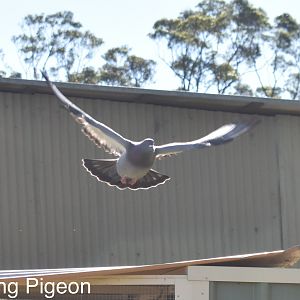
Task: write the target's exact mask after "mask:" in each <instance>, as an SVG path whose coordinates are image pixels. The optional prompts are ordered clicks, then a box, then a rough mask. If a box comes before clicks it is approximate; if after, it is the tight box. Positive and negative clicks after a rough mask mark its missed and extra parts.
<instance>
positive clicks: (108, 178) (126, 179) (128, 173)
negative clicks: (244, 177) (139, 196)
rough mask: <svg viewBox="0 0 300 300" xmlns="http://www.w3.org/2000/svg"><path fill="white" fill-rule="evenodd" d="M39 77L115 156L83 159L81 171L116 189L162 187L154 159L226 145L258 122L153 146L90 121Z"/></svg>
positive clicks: (85, 130) (149, 141)
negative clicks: (153, 167)
mask: <svg viewBox="0 0 300 300" xmlns="http://www.w3.org/2000/svg"><path fill="white" fill-rule="evenodd" d="M42 75H43V77H44V78H45V79H46V81H47V83H48V84H49V86H50V87H51V89H52V91H53V93H54V94H55V96H56V97H57V98H58V99H59V100H60V102H61V103H62V104H63V106H64V107H65V108H66V109H67V110H68V111H69V113H70V114H71V115H72V117H73V118H74V119H75V120H76V121H77V122H78V123H79V124H81V125H82V132H83V133H84V134H85V135H86V136H87V137H88V138H89V139H90V140H91V141H93V142H94V143H95V144H96V146H98V147H99V148H102V149H104V150H105V151H107V152H109V153H110V154H113V155H115V156H116V157H117V158H116V159H88V158H84V159H83V160H82V162H83V166H84V167H85V169H86V170H87V171H88V172H89V173H90V174H91V175H92V176H95V177H96V178H97V179H98V180H99V181H102V182H105V183H107V184H108V185H110V186H116V187H118V188H119V189H125V188H129V189H131V190H138V189H148V188H151V187H155V186H157V185H159V184H163V183H165V181H167V180H169V179H170V177H169V176H167V175H163V174H160V173H158V172H156V171H155V170H153V169H151V167H152V165H153V163H154V161H155V160H156V159H160V158H163V157H168V156H171V155H174V154H178V153H181V152H183V151H186V150H196V149H202V148H205V147H210V146H216V145H221V144H224V143H227V142H230V141H232V140H233V139H234V138H236V137H238V136H239V135H241V134H243V133H245V132H247V131H248V130H249V129H251V128H252V127H253V126H255V125H256V124H257V123H258V122H259V121H258V120H257V119H251V120H249V121H246V122H237V123H230V124H226V125H223V126H222V127H220V128H218V129H217V130H215V131H213V132H211V133H210V134H208V135H206V136H204V137H202V138H200V139H198V140H194V141H190V142H186V143H170V144H165V145H160V146H156V145H155V144H154V140H153V139H151V138H147V139H144V140H143V141H140V142H134V141H131V140H129V139H126V138H124V137H123V136H122V135H120V134H119V133H117V132H116V131H114V130H113V129H111V128H110V127H108V126H107V125H105V124H103V123H100V122H99V121H96V120H95V119H93V118H92V117H91V116H89V115H88V114H87V113H85V112H84V111H83V110H81V109H80V108H79V107H77V106H76V105H75V104H73V103H72V102H71V101H70V100H69V99H67V98H66V97H65V96H64V95H63V94H62V93H61V92H60V91H59V89H58V88H57V87H56V86H55V84H54V83H52V82H51V81H50V80H49V77H48V75H47V73H46V72H42Z"/></svg>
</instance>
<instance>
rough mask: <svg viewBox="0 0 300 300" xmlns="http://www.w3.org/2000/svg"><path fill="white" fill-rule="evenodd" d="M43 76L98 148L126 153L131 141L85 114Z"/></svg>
mask: <svg viewBox="0 0 300 300" xmlns="http://www.w3.org/2000/svg"><path fill="white" fill-rule="evenodd" d="M42 75H43V77H44V78H45V79H46V81H47V83H48V84H49V86H50V87H51V89H52V91H53V93H54V94H55V96H56V97H57V98H58V99H59V100H60V102H61V103H62V104H63V106H64V107H65V108H66V109H67V110H68V111H69V113H70V114H71V115H72V117H73V118H74V119H75V121H76V122H77V123H79V124H80V125H82V132H83V133H84V134H85V135H86V136H87V137H88V138H89V139H90V140H91V141H92V142H94V144H95V145H96V146H97V147H99V148H102V149H103V150H105V151H106V152H108V153H110V154H113V155H115V156H120V155H121V154H122V153H123V152H124V151H126V148H127V147H128V145H129V144H130V143H131V141H130V140H127V139H125V138H124V137H123V136H121V135H120V134H119V133H117V132H116V131H114V130H113V129H111V128H110V127H108V126H107V125H105V124H103V123H100V122H98V121H97V120H95V119H93V118H92V117H91V116H90V115H88V114H87V113H85V112H84V111H83V110H81V109H80V108H79V107H78V106H76V105H75V104H74V103H72V102H71V101H70V100H69V99H68V98H67V97H65V96H64V95H63V94H62V93H61V92H60V90H59V89H58V88H57V87H56V85H55V84H54V83H52V82H51V81H50V80H49V77H48V75H47V73H45V72H42Z"/></svg>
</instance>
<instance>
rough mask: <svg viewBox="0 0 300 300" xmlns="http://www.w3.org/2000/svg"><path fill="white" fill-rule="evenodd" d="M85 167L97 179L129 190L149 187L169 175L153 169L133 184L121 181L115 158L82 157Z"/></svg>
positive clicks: (163, 180)
mask: <svg viewBox="0 0 300 300" xmlns="http://www.w3.org/2000/svg"><path fill="white" fill-rule="evenodd" d="M82 162H83V166H84V167H85V169H86V170H87V171H88V172H89V173H90V174H91V175H92V176H94V177H96V178H97V179H98V180H99V181H102V182H105V183H107V184H108V185H110V186H116V187H118V188H119V189H126V188H129V189H131V190H138V189H149V188H151V187H154V186H157V185H159V184H163V183H164V182H165V181H166V180H169V179H170V177H169V176H167V175H163V174H160V173H158V172H156V171H154V170H149V172H148V173H147V174H146V175H145V176H144V177H142V178H140V179H138V180H137V181H136V183H135V184H130V183H129V182H126V183H122V182H121V177H120V175H119V174H118V172H117V168H116V163H117V159H87V158H85V159H83V160H82Z"/></svg>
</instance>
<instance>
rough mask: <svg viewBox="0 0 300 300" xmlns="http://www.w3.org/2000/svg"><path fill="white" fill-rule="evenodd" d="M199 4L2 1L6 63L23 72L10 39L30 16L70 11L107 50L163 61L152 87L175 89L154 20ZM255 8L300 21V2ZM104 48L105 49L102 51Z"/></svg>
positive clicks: (278, 0) (258, 2)
mask: <svg viewBox="0 0 300 300" xmlns="http://www.w3.org/2000/svg"><path fill="white" fill-rule="evenodd" d="M198 2H199V1H194V0H151V1H141V0H126V1H124V0H110V1H107V0H106V1H101V0H84V1H83V0H81V1H79V0H51V1H49V0H48V1H47V0H44V1H41V0H26V1H13V0H11V1H2V3H1V11H0V17H1V26H0V36H1V43H0V48H2V49H3V50H4V53H5V58H6V61H7V62H8V63H9V65H10V66H11V67H12V68H13V69H15V70H16V71H22V69H21V66H20V63H19V60H18V56H17V51H16V48H15V46H14V44H13V43H12V42H11V37H12V36H13V35H15V34H18V33H20V27H19V24H20V22H21V20H22V18H23V17H24V16H25V15H27V14H40V13H46V14H50V13H55V12H58V11H62V10H70V11H72V12H73V13H74V15H75V20H76V21H79V22H81V23H82V24H83V27H84V29H86V30H90V31H91V32H93V33H94V34H95V35H96V36H98V37H101V38H103V40H104V42H105V48H110V47H115V46H120V45H124V44H126V45H128V46H130V47H131V48H132V50H133V51H132V53H133V54H136V55H140V56H142V57H144V58H152V59H154V60H156V61H158V62H160V66H159V67H158V69H157V75H156V82H157V83H156V84H154V85H151V86H150V87H152V88H158V89H175V88H176V87H177V86H178V82H176V79H175V78H174V77H173V75H172V73H171V72H170V71H169V70H168V68H167V67H166V66H165V65H164V63H163V62H161V61H160V59H159V57H158V49H157V46H156V44H155V42H154V41H152V40H151V39H149V38H148V37H147V34H148V33H149V32H151V30H152V26H153V24H154V22H155V21H157V20H158V19H160V18H164V17H166V18H172V17H177V16H178V14H179V13H180V12H181V11H183V10H185V9H190V8H194V7H195V6H196V4H197V3H198ZM250 2H251V3H253V4H254V5H255V6H256V7H258V6H259V7H261V8H263V9H264V10H265V11H266V12H267V14H268V16H269V17H270V18H274V17H275V16H277V15H279V14H281V13H284V12H288V13H290V14H291V15H292V16H293V17H294V18H296V19H297V20H298V22H300V1H299V0H285V1H282V0H272V1H271V0H268V1H267V0H265V1H264V0H251V1H250ZM103 49H104V48H103Z"/></svg>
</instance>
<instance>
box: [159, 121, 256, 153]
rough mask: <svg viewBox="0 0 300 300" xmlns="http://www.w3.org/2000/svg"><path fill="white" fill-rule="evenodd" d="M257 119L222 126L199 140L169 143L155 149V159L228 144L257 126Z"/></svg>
mask: <svg viewBox="0 0 300 300" xmlns="http://www.w3.org/2000/svg"><path fill="white" fill-rule="evenodd" d="M259 122H260V121H259V120H258V119H251V120H249V121H248V122H237V123H230V124H226V125H223V126H222V127H220V128H218V129H216V130H215V131H213V132H211V133H209V134H208V135H206V136H204V137H202V138H201V139H198V140H194V141H190V142H186V143H170V144H165V145H161V146H156V147H155V153H156V158H158V159H161V158H163V157H168V156H172V155H176V154H178V153H181V152H183V151H187V150H196V149H202V148H205V147H210V146H217V145H222V144H225V143H228V142H230V141H232V140H233V139H235V138H236V137H238V136H239V135H241V134H243V133H245V132H247V131H248V130H250V129H251V128H252V127H254V126H255V125H257V124H258V123H259Z"/></svg>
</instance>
